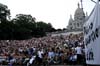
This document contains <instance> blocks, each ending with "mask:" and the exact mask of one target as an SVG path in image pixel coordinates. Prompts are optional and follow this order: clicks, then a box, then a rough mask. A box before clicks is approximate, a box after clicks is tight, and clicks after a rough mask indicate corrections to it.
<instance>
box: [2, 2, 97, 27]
mask: <svg viewBox="0 0 100 66" xmlns="http://www.w3.org/2000/svg"><path fill="white" fill-rule="evenodd" d="M94 1H97V0H94ZM78 2H80V0H0V3H2V4H5V5H7V6H8V8H9V9H10V10H11V16H12V18H13V17H15V15H16V14H20V13H21V14H31V15H32V16H33V17H35V18H36V20H37V21H44V22H46V23H51V24H52V25H53V27H54V28H56V29H58V28H61V29H62V28H66V26H67V25H68V21H69V17H70V14H72V16H73V18H74V12H75V10H76V9H77V3H78ZM94 5H95V3H93V2H92V1H91V0H83V8H84V11H85V13H86V12H88V14H90V12H91V11H92V9H93V8H94Z"/></svg>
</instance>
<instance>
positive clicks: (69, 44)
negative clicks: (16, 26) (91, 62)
mask: <svg viewBox="0 0 100 66" xmlns="http://www.w3.org/2000/svg"><path fill="white" fill-rule="evenodd" d="M83 62H84V63H85V54H84V42H83V34H82V33H80V34H75V35H74V34H70V35H66V36H63V35H61V36H45V37H41V38H32V39H28V40H0V64H3V63H6V64H9V65H14V64H20V65H27V66H31V65H44V66H46V65H52V64H83Z"/></svg>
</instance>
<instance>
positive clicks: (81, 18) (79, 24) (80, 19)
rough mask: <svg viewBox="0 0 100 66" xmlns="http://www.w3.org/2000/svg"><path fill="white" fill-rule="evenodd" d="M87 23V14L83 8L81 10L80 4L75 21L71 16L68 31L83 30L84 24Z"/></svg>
mask: <svg viewBox="0 0 100 66" xmlns="http://www.w3.org/2000/svg"><path fill="white" fill-rule="evenodd" d="M84 22H85V13H84V11H83V8H80V5H79V3H78V8H77V9H76V11H75V14H74V19H73V18H72V16H70V19H69V23H68V26H67V30H83V24H84Z"/></svg>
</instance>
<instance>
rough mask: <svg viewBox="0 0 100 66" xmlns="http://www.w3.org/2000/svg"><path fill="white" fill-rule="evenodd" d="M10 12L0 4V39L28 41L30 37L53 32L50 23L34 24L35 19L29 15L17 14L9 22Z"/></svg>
mask: <svg viewBox="0 0 100 66" xmlns="http://www.w3.org/2000/svg"><path fill="white" fill-rule="evenodd" d="M8 18H10V10H9V9H8V7H7V6H6V5H3V4H0V39H2V40H5V39H18V40H22V39H28V38H31V37H43V36H45V35H46V32H53V31H55V28H53V27H52V25H51V23H45V22H43V21H38V22H36V18H35V17H32V16H31V15H30V14H17V15H16V16H15V18H13V19H12V20H9V19H8Z"/></svg>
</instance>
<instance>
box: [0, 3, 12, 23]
mask: <svg viewBox="0 0 100 66" xmlns="http://www.w3.org/2000/svg"><path fill="white" fill-rule="evenodd" d="M9 17H10V10H9V9H8V7H7V6H6V5H4V4H1V3H0V21H1V22H5V21H6V20H7V18H9Z"/></svg>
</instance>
